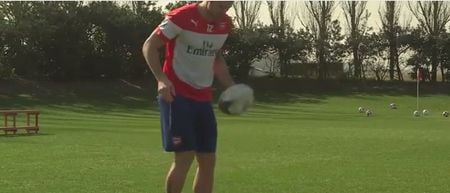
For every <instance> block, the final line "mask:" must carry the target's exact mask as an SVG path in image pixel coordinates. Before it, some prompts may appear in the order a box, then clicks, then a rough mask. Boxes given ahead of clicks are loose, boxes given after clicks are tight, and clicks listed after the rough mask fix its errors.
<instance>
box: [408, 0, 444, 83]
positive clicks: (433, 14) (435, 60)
mask: <svg viewBox="0 0 450 193" xmlns="http://www.w3.org/2000/svg"><path fill="white" fill-rule="evenodd" d="M408 7H409V9H410V10H411V12H412V14H413V15H414V17H415V18H416V19H417V20H418V21H419V28H420V29H421V30H422V31H423V32H424V34H425V35H426V36H427V39H428V40H429V41H430V45H431V46H430V47H429V48H428V49H429V50H430V51H431V53H430V55H428V57H430V61H431V62H430V63H431V81H432V82H436V80H437V68H438V65H439V63H440V61H439V47H438V44H437V43H438V42H439V39H440V38H439V36H440V35H441V34H442V33H444V32H445V26H446V25H447V23H448V22H449V21H450V9H449V7H448V2H445V1H427V2H423V1H417V2H415V3H414V4H413V3H411V2H408Z"/></svg>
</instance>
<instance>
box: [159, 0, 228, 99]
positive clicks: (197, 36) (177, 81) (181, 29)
mask: <svg viewBox="0 0 450 193" xmlns="http://www.w3.org/2000/svg"><path fill="white" fill-rule="evenodd" d="M231 29H232V22H231V19H230V17H228V16H227V15H226V14H224V15H223V16H222V17H220V18H219V19H217V20H216V21H214V22H213V23H208V22H207V21H206V19H205V18H204V17H203V16H202V15H201V14H200V12H199V9H198V4H196V3H194V4H188V5H185V6H183V7H180V8H177V9H175V10H173V11H171V12H169V13H168V14H167V15H166V17H165V19H164V20H163V21H162V22H161V24H160V25H159V26H158V27H157V28H156V34H157V35H158V36H159V37H160V38H161V39H162V40H164V41H165V42H166V53H165V62H164V67H163V71H164V73H165V74H166V75H167V77H168V78H169V80H171V81H172V83H173V85H174V87H175V91H176V93H177V95H178V94H181V95H182V96H185V97H188V98H191V99H194V100H197V101H211V100H212V89H211V85H212V83H213V80H214V70H213V67H214V61H215V58H216V54H217V52H219V51H220V49H221V48H222V46H223V44H224V42H225V40H226V38H227V36H228V33H229V32H230V31H231Z"/></svg>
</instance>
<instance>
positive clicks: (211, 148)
mask: <svg viewBox="0 0 450 193" xmlns="http://www.w3.org/2000/svg"><path fill="white" fill-rule="evenodd" d="M158 102H159V107H160V114H161V134H162V143H163V147H164V149H165V150H166V151H168V152H183V151H196V152H198V153H214V152H215V151H216V144H217V122H216V117H215V115H214V111H213V107H212V104H211V102H199V101H194V100H192V99H189V98H186V97H183V96H179V95H177V96H176V97H175V99H174V101H173V102H172V103H167V102H165V101H164V100H163V99H162V98H161V97H158Z"/></svg>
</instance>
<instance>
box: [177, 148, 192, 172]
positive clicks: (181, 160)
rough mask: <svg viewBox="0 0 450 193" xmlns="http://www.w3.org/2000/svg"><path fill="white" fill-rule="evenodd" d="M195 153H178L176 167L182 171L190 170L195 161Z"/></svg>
mask: <svg viewBox="0 0 450 193" xmlns="http://www.w3.org/2000/svg"><path fill="white" fill-rule="evenodd" d="M194 157H195V152H193V151H192V152H191V151H189V152H177V153H175V160H174V166H175V167H177V168H180V169H183V168H189V167H190V166H191V164H192V161H193V160H194Z"/></svg>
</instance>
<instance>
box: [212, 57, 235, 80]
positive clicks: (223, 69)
mask: <svg viewBox="0 0 450 193" xmlns="http://www.w3.org/2000/svg"><path fill="white" fill-rule="evenodd" d="M214 74H215V76H216V78H217V80H219V82H220V83H221V84H222V85H223V86H224V87H225V88H228V87H230V86H232V85H234V84H235V83H234V81H233V78H232V77H231V75H230V72H229V70H228V66H227V62H226V61H225V58H224V57H223V55H222V53H221V52H219V53H218V54H217V56H216V59H215V62H214Z"/></svg>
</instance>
